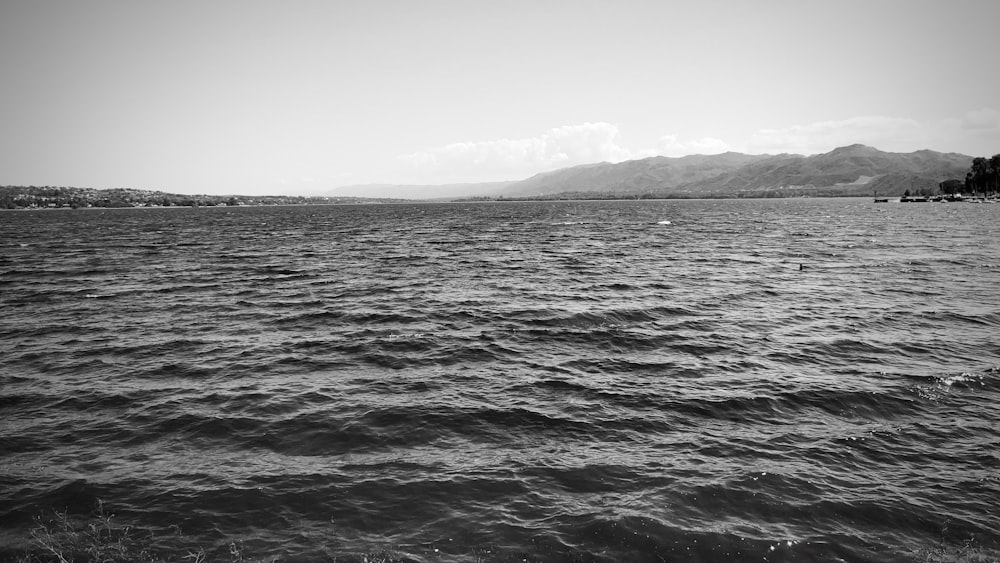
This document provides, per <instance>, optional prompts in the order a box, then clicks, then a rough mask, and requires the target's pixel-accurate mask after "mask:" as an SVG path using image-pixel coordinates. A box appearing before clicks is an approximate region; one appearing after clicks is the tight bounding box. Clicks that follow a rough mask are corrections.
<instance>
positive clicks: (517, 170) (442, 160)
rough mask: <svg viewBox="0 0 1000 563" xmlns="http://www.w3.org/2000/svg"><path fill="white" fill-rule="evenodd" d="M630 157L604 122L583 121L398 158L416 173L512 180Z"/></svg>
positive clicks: (458, 144)
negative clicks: (525, 135) (538, 132)
mask: <svg viewBox="0 0 1000 563" xmlns="http://www.w3.org/2000/svg"><path fill="white" fill-rule="evenodd" d="M632 157H633V155H632V153H631V152H630V151H629V150H628V149H626V148H624V147H622V146H621V145H619V144H618V128H617V127H616V126H614V125H612V124H610V123H603V122H598V123H584V124H581V125H567V126H563V127H556V128H554V129H550V130H548V131H546V132H544V133H542V134H541V135H538V136H536V137H529V138H524V139H499V140H494V141H475V142H465V143H452V144H450V145H444V146H441V147H432V148H427V149H424V150H422V151H418V152H415V153H411V154H407V155H403V156H401V157H400V158H401V159H402V160H403V161H404V162H406V163H408V164H409V165H410V166H412V167H413V168H415V169H417V170H418V171H420V172H424V173H430V174H434V175H442V176H448V177H455V178H463V177H472V176H475V177H493V178H495V179H510V178H518V177H520V176H522V175H525V174H530V173H535V172H541V171H546V170H554V169H557V168H564V167H567V166H574V165H577V164H589V163H594V162H601V161H608V162H621V161H622V160H627V159H629V158H632Z"/></svg>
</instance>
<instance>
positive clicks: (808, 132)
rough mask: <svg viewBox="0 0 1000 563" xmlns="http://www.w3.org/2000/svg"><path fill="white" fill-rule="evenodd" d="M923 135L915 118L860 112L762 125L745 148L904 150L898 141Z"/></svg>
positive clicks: (771, 150) (760, 150)
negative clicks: (790, 123)
mask: <svg viewBox="0 0 1000 563" xmlns="http://www.w3.org/2000/svg"><path fill="white" fill-rule="evenodd" d="M925 137H926V132H925V131H924V126H923V125H921V124H920V123H919V122H917V121H916V120H913V119H907V118H902V117H887V116H862V117H852V118H849V119H843V120H840V121H820V122H816V123H811V124H808V125H793V126H791V127H786V128H783V129H762V130H760V131H758V132H757V133H755V134H754V135H753V136H751V138H750V140H749V141H748V143H747V151H748V152H751V153H758V154H760V153H764V154H776V153H795V154H817V153H823V152H827V151H830V150H833V149H835V148H837V147H842V146H845V145H852V144H855V143H861V144H864V145H870V146H873V147H877V148H879V149H883V150H905V149H903V148H902V147H901V144H902V143H906V142H912V141H913V140H916V139H921V140H922V139H924V138H925ZM909 150H914V149H909Z"/></svg>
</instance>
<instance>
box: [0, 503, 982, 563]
mask: <svg viewBox="0 0 1000 563" xmlns="http://www.w3.org/2000/svg"><path fill="white" fill-rule="evenodd" d="M947 532H948V525H947V521H946V522H945V525H944V527H943V528H942V530H941V538H940V539H939V540H938V542H937V544H936V545H933V546H929V547H924V548H921V549H919V550H916V551H914V552H911V555H912V558H913V561H917V562H921V563H997V562H998V561H1000V560H998V559H997V552H996V551H995V550H990V549H987V548H984V547H983V546H981V545H980V544H979V542H977V541H976V540H975V539H974V538H969V539H967V540H964V541H960V542H958V543H956V542H955V541H954V540H953V539H952V540H949V539H947V538H946V537H945V536H946V535H948V533H947ZM162 539H163V538H158V537H155V536H154V534H153V533H152V532H150V531H146V530H141V529H138V528H134V527H133V526H131V525H128V524H119V523H118V522H117V521H116V520H115V515H114V514H112V513H109V512H108V511H107V509H106V508H105V505H104V503H102V502H100V501H98V504H97V508H96V510H95V511H94V513H93V514H92V515H91V518H90V519H88V520H87V521H80V520H79V519H76V518H72V517H70V516H69V515H68V513H67V512H53V513H51V514H48V515H40V516H37V517H36V518H35V526H34V527H33V528H32V529H31V531H30V540H29V542H28V545H27V546H26V547H25V548H24V549H22V550H21V551H18V552H15V551H13V550H7V551H0V561H2V562H3V563H8V562H9V563H173V562H176V563H183V562H186V563H264V562H268V563H277V562H279V561H280V560H281V559H280V558H279V557H271V558H266V559H263V558H261V559H258V558H254V557H252V556H251V555H250V554H248V553H247V552H246V550H245V548H244V545H243V542H242V541H241V540H235V541H228V542H226V543H225V545H223V546H222V547H221V548H219V549H216V550H214V551H213V552H211V553H209V552H206V551H205V549H203V548H201V547H192V548H187V549H179V550H175V551H174V552H172V553H170V554H163V553H158V552H156V551H154V549H153V547H151V546H153V545H154V544H160V545H162V543H163V542H162ZM172 539H173V538H172ZM184 539H185V538H183V537H180V536H179V534H178V537H177V538H176V541H174V542H171V543H178V542H180V541H182V540H184ZM470 557H471V558H470V559H469V561H470V562H473V563H505V562H512V561H519V562H520V561H529V559H528V558H527V557H525V555H524V554H523V553H517V554H514V553H509V554H506V556H503V555H500V554H498V553H495V552H494V550H493V549H492V548H490V549H484V550H474V552H473V553H472V554H470ZM333 561H347V562H357V563H404V562H406V561H410V559H407V558H405V557H402V556H400V555H399V554H396V553H393V552H391V551H388V550H375V551H369V552H366V553H360V554H352V555H346V556H341V557H334V559H333Z"/></svg>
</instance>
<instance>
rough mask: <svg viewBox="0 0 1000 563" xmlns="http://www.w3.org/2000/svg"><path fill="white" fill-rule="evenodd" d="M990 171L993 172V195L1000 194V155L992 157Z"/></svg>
mask: <svg viewBox="0 0 1000 563" xmlns="http://www.w3.org/2000/svg"><path fill="white" fill-rule="evenodd" d="M990 169H991V170H993V193H994V194H1000V154H995V155H993V156H991V157H990Z"/></svg>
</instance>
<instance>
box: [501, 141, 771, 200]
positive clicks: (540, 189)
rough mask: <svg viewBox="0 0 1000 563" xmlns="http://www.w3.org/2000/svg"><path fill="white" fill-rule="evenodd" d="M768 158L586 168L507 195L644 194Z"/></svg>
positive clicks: (523, 184) (519, 186) (535, 179)
mask: <svg viewBox="0 0 1000 563" xmlns="http://www.w3.org/2000/svg"><path fill="white" fill-rule="evenodd" d="M767 158H770V157H768V156H766V155H765V156H757V155H747V154H740V153H734V152H728V153H725V154H719V155H712V156H705V155H692V156H685V157H681V158H670V157H665V156H655V157H652V158H644V159H641V160H629V161H626V162H621V163H617V164H610V163H607V162H602V163H600V164H585V165H582V166H574V167H572V168H564V169H562V170H556V171H553V172H546V173H543V174H537V175H535V176H532V177H531V178H528V179H527V180H522V181H520V182H514V183H512V184H511V185H510V186H509V187H507V188H506V189H505V190H504V192H503V193H504V195H511V196H516V195H546V194H556V193H561V192H622V193H633V192H643V191H649V190H653V189H661V188H670V187H677V186H684V185H689V184H697V183H699V182H703V181H706V180H708V179H711V178H714V177H717V176H719V175H721V174H725V173H727V172H732V171H734V170H737V169H739V168H741V167H744V166H747V165H749V164H752V163H754V162H758V161H760V160H763V159H767Z"/></svg>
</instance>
